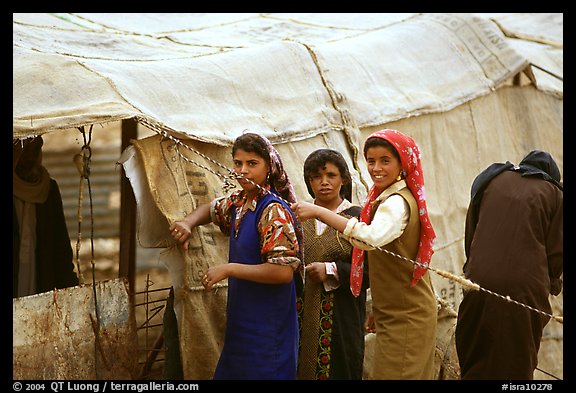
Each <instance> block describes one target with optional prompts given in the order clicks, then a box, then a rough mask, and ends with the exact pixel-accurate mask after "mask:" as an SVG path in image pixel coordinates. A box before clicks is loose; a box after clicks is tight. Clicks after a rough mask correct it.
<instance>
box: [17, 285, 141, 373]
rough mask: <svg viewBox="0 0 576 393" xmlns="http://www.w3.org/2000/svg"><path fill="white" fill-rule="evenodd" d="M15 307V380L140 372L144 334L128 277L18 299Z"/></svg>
mask: <svg viewBox="0 0 576 393" xmlns="http://www.w3.org/2000/svg"><path fill="white" fill-rule="evenodd" d="M94 292H96V300H97V304H98V314H96V312H95V310H96V308H95V302H94ZM12 310H13V323H12V333H13V346H12V348H13V356H12V365H13V376H12V377H13V379H25V380H29V379H36V380H46V379H70V380H78V379H122V380H125V379H134V377H135V376H136V372H137V361H138V356H137V352H138V339H137V334H136V322H135V317H134V309H133V307H132V305H131V304H130V297H129V295H128V284H127V281H126V280H124V279H116V280H110V281H101V282H97V283H96V286H92V285H80V286H76V287H71V288H64V289H58V290H54V291H50V292H45V293H41V294H38V295H32V296H26V297H22V298H17V299H13V300H12ZM97 333H98V334H97Z"/></svg>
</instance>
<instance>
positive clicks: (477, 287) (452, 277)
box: [160, 131, 564, 324]
mask: <svg viewBox="0 0 576 393" xmlns="http://www.w3.org/2000/svg"><path fill="white" fill-rule="evenodd" d="M160 133H161V134H162V136H164V137H165V138H168V139H170V140H171V141H173V142H174V143H175V144H176V152H177V153H178V155H179V156H180V157H181V158H182V159H184V160H185V161H186V162H189V163H191V164H194V165H196V166H199V167H200V168H203V169H205V170H207V171H209V172H211V173H213V174H215V175H216V176H218V177H222V178H224V179H225V184H226V187H230V181H231V179H244V180H247V181H248V182H250V183H251V184H253V185H254V186H256V187H258V188H259V189H260V190H262V191H264V192H266V193H270V191H268V190H266V189H265V188H264V187H262V186H260V185H258V184H256V183H254V182H253V181H252V180H250V179H246V178H245V177H244V176H242V175H241V174H237V173H235V172H234V171H233V170H232V169H230V168H227V167H226V166H224V165H222V164H221V163H219V162H217V161H215V160H213V159H212V158H210V157H208V156H206V155H205V154H203V153H201V152H199V151H198V150H196V149H194V148H192V147H190V146H188V145H186V144H184V143H183V142H182V141H181V140H179V139H177V138H174V137H173V136H171V135H169V134H168V132H166V131H161V132H160ZM180 145H182V146H184V147H185V148H186V149H188V150H190V151H192V152H194V153H196V154H198V155H199V156H201V157H202V158H204V159H206V160H208V161H210V162H212V163H213V164H215V165H217V166H219V167H221V168H223V169H225V170H226V171H227V172H228V173H229V174H228V175H223V174H221V173H219V172H217V171H214V170H213V169H211V168H208V167H206V166H204V165H202V164H200V163H197V162H196V161H194V160H191V159H190V158H188V157H186V156H184V155H183V154H181V153H180V150H179V149H178V147H179V146H180ZM232 187H235V186H234V185H232ZM281 199H282V198H281ZM283 200H284V199H283ZM284 202H286V203H287V204H288V206H290V205H291V204H290V203H289V202H288V201H286V200H284ZM354 240H355V241H357V242H360V243H363V244H366V245H367V246H369V247H371V248H374V249H377V250H379V251H383V252H385V253H388V254H390V255H392V256H395V257H397V258H399V259H402V260H404V261H407V262H410V263H412V264H413V265H418V266H421V267H424V268H427V269H428V270H431V271H432V272H434V273H436V274H438V275H439V276H441V277H444V278H446V279H448V280H452V281H455V282H457V283H459V284H460V285H462V286H463V287H465V288H468V289H471V290H475V291H483V292H486V293H488V294H490V295H493V296H496V297H499V298H501V299H503V300H506V301H508V302H511V303H514V304H516V305H519V306H521V307H525V308H527V309H529V310H531V311H534V312H537V313H539V314H542V315H545V316H547V317H549V318H551V319H553V320H555V321H557V322H560V323H562V324H563V323H564V317H562V316H557V315H552V314H548V313H546V312H544V311H541V310H538V309H536V308H534V307H531V306H529V305H527V304H524V303H521V302H518V301H516V300H514V299H511V298H510V296H503V295H500V294H498V293H496V292H493V291H490V290H488V289H486V288H482V287H481V286H480V285H478V284H476V283H474V282H472V281H470V280H468V279H467V278H464V277H462V276H456V275H454V274H452V273H450V272H447V271H443V270H439V269H436V268H433V267H431V266H426V265H424V264H422V263H420V262H416V261H414V260H411V259H409V258H406V257H404V256H402V255H398V254H396V253H393V252H392V251H389V250H385V249H383V248H381V247H376V246H373V245H371V244H369V243H366V242H365V241H363V240H360V239H356V238H354Z"/></svg>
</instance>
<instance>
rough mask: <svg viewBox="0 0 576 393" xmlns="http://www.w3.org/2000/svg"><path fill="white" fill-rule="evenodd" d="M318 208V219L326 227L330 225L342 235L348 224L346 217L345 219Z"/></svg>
mask: <svg viewBox="0 0 576 393" xmlns="http://www.w3.org/2000/svg"><path fill="white" fill-rule="evenodd" d="M316 208H317V210H316V218H317V219H319V220H320V221H322V222H323V223H325V224H326V225H329V226H331V227H332V228H334V229H336V230H337V231H339V232H340V233H343V232H344V229H345V228H346V224H347V223H348V219H347V218H346V217H343V216H341V215H339V214H337V213H334V212H333V211H331V210H328V209H326V208H324V207H321V206H316Z"/></svg>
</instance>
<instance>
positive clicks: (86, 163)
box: [74, 125, 100, 379]
mask: <svg viewBox="0 0 576 393" xmlns="http://www.w3.org/2000/svg"><path fill="white" fill-rule="evenodd" d="M93 126H94V125H91V126H90V130H89V131H88V134H89V136H88V140H86V132H85V130H84V126H81V127H78V130H79V131H80V132H81V133H82V136H83V138H84V145H83V146H82V154H79V155H76V156H75V157H74V162H75V163H76V166H77V168H78V170H79V172H80V196H79V198H78V240H77V242H76V261H77V266H78V272H79V273H80V263H79V253H80V239H81V237H82V231H81V226H82V201H83V197H82V193H83V187H82V184H83V180H84V179H85V180H86V183H87V185H88V196H89V198H90V248H91V265H92V292H93V297H94V312H95V314H96V322H95V324H94V323H93V330H94V369H95V373H96V379H100V378H99V367H98V352H99V348H100V311H99V308H98V298H97V294H96V264H95V263H94V260H95V256H94V210H93V206H94V204H93V201H92V185H91V183H90V160H91V158H92V148H91V147H90V142H91V141H92V128H93ZM80 161H81V162H80ZM80 164H81V165H80ZM82 280H83V279H82ZM94 325H95V326H94Z"/></svg>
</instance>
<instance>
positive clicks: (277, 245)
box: [210, 190, 302, 270]
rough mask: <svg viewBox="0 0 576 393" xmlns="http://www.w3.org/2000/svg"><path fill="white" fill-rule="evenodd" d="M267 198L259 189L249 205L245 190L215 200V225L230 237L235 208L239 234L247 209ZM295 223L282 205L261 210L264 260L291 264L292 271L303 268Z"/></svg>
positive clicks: (271, 204) (212, 215)
mask: <svg viewBox="0 0 576 393" xmlns="http://www.w3.org/2000/svg"><path fill="white" fill-rule="evenodd" d="M263 195H264V191H263V190H260V191H259V192H258V195H256V197H255V198H254V199H252V200H251V201H248V203H246V202H247V196H246V193H245V192H244V190H237V191H235V192H233V193H232V194H231V195H230V196H228V197H222V198H217V199H215V200H214V201H213V202H212V204H211V206H210V214H211V217H212V222H213V223H214V224H216V225H218V226H219V227H220V230H221V231H222V233H224V234H226V235H229V234H230V229H231V227H232V225H233V223H232V212H233V210H232V209H235V210H236V221H235V225H236V226H235V228H234V232H235V233H236V234H237V233H238V229H239V228H240V225H241V224H242V219H243V218H244V215H245V214H246V212H247V211H248V210H252V211H254V210H256V206H257V204H258V200H260V198H261V197H262V196H263ZM294 225H295V224H294V220H293V219H292V215H291V214H290V212H289V211H288V210H287V209H286V208H285V207H284V206H283V205H282V204H280V203H276V202H273V203H270V204H269V205H268V206H266V207H265V208H264V210H263V211H262V216H261V217H260V221H259V222H258V233H259V234H260V252H261V254H262V261H263V262H268V263H275V264H279V265H289V266H291V267H292V269H293V270H296V269H298V268H299V267H300V265H301V263H302V262H301V261H300V259H299V258H298V252H299V247H300V245H299V244H298V240H297V237H296V231H295V230H294Z"/></svg>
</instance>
